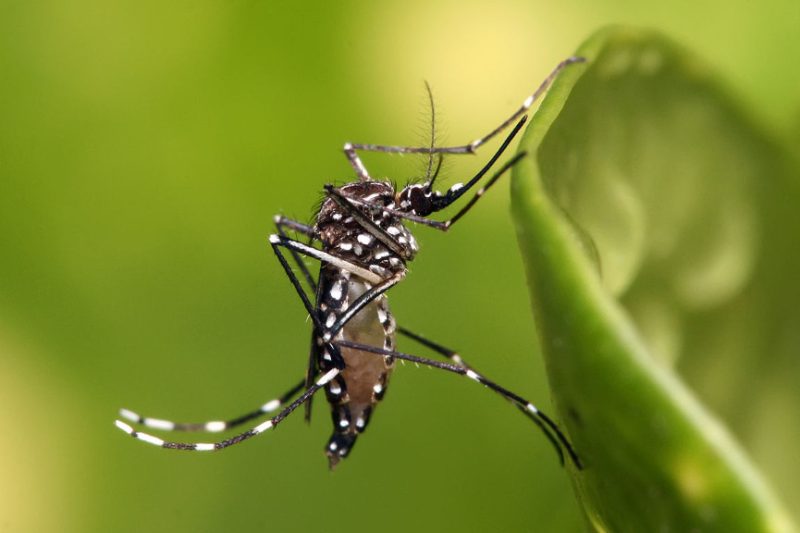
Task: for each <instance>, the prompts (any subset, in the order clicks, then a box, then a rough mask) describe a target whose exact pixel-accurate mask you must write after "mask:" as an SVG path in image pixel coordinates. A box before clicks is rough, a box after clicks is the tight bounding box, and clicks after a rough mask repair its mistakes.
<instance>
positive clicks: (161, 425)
mask: <svg viewBox="0 0 800 533" xmlns="http://www.w3.org/2000/svg"><path fill="white" fill-rule="evenodd" d="M142 423H143V424H144V425H145V426H147V427H151V428H153V429H161V430H164V431H172V430H173V429H175V422H170V421H169V420H162V419H160V418H145V419H144V420H143V421H142Z"/></svg>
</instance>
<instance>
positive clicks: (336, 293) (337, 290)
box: [328, 281, 342, 300]
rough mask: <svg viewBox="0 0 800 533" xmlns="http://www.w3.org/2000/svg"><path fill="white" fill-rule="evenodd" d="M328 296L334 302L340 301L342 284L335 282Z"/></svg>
mask: <svg viewBox="0 0 800 533" xmlns="http://www.w3.org/2000/svg"><path fill="white" fill-rule="evenodd" d="M328 295H329V296H330V297H331V298H333V299H334V300H340V299H341V298H342V282H341V281H337V282H336V283H334V284H333V285H332V286H331V290H330V292H329V293H328Z"/></svg>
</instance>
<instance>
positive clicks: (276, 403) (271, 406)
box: [261, 398, 281, 413]
mask: <svg viewBox="0 0 800 533" xmlns="http://www.w3.org/2000/svg"><path fill="white" fill-rule="evenodd" d="M280 406H281V401H280V400H278V399H277V398H276V399H274V400H270V401H268V402H267V403H265V404H264V405H262V406H261V412H262V413H269V412H272V411H274V410H275V409H277V408H278V407H280Z"/></svg>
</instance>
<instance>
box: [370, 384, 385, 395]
mask: <svg viewBox="0 0 800 533" xmlns="http://www.w3.org/2000/svg"><path fill="white" fill-rule="evenodd" d="M372 390H373V391H374V392H375V394H380V393H381V392H383V385H381V384H380V383H376V384H375V385H374V386H373V387H372Z"/></svg>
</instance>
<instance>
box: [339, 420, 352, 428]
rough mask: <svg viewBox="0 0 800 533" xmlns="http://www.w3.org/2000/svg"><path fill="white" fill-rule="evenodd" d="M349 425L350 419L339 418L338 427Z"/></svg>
mask: <svg viewBox="0 0 800 533" xmlns="http://www.w3.org/2000/svg"><path fill="white" fill-rule="evenodd" d="M349 425H350V421H349V420H348V419H346V418H342V419H341V420H339V427H340V428H346V427H347V426H349Z"/></svg>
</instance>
